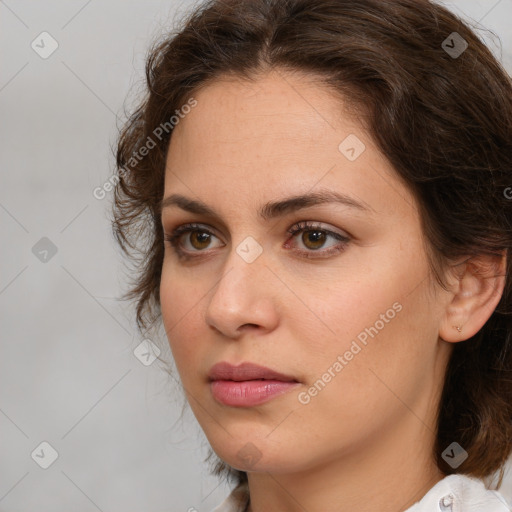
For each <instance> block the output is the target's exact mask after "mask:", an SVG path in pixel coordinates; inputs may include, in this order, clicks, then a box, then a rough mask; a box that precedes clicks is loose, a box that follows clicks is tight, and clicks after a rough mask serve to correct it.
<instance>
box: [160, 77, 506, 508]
mask: <svg viewBox="0 0 512 512" xmlns="http://www.w3.org/2000/svg"><path fill="white" fill-rule="evenodd" d="M194 97H195V98H196V99H197V102H198V104H197V106H196V107H195V108H193V109H192V111H191V112H190V113H189V114H188V115H187V116H186V117H185V118H184V119H182V120H181V121H180V123H179V124H178V125H177V126H176V127H175V129H174V132H173V135H172V138H171V142H170V147H169V152H168V158H167V168H166V176H165V191H164V197H167V196H169V195H170V194H173V193H177V194H182V195H184V196H187V197H189V198H191V199H195V200H200V201H202V202H204V203H206V204H207V205H208V206H209V207H210V208H212V209H214V210H215V211H216V212H218V215H219V217H220V218H219V219H217V218H211V217H209V216H207V215H204V214H195V213H189V212H187V211H184V210H183V209H181V208H180V207H178V206H169V207H167V208H165V209H164V210H163V213H162V227H163V230H164V232H165V233H166V234H170V233H172V231H173V229H175V228H176V227H178V226H180V225H184V224H187V223H190V222H194V223H199V224H201V228H200V230H199V234H201V233H202V231H201V229H203V230H204V229H208V230H210V231H211V232H212V233H213V236H211V237H210V239H207V241H206V242H204V240H203V242H201V239H199V240H200V242H198V241H197V239H196V238H194V236H193V233H192V236H191V233H188V234H185V235H183V236H182V238H181V244H182V248H183V249H184V250H188V252H189V253H190V254H191V255H192V256H195V259H191V260H183V259H180V258H179V257H178V255H177V253H176V250H175V249H174V248H173V246H172V245H171V244H170V243H169V242H165V244H166V246H165V247H166V248H165V257H164V263H163V268H162V278H161V289H160V299H161V307H162V315H163V321H164V326H165V329H166V332H167V336H168V339H169V343H170V347H171V350H172V353H173V357H174V359H175V361H176V365H177V368H178V371H179V374H180V377H181V380H182V383H183V386H184V389H185V393H186V396H187V399H188V401H189V403H190V406H191V408H192V410H193V412H194V414H195V416H196V418H197V420H198V422H199V424H200V425H201V427H202V429H203V430H204V432H205V434H206V436H207V438H208V440H209V442H210V444H211V446H212V448H213V449H214V450H215V452H216V453H217V454H218V455H219V457H220V458H222V459H223V460H225V461H226V462H227V463H228V464H230V465H231V466H233V467H234V468H237V469H239V470H243V471H247V472H248V477H249V489H250V495H251V508H250V510H251V511H252V512H263V511H265V512H268V511H281V512H285V511H286V512H292V511H299V510H300V511H304V510H307V511H309V512H314V511H322V512H326V511H327V512H329V511H336V512H344V511H349V510H350V511H353V510H358V511H360V512H366V511H375V510H379V511H380V512H387V511H393V512H398V511H403V510H406V509H407V508H408V507H410V506H411V505H412V504H413V503H414V502H416V501H418V500H419V499H421V497H423V495H424V494H425V493H426V492H427V491H428V490H429V489H430V488H431V487H432V486H433V485H434V484H435V483H436V482H438V481H439V480H440V479H441V478H443V476H444V475H443V474H442V473H441V472H440V471H439V470H438V468H437V466H436V464H435V462H434V459H433V456H432V446H433V443H434V439H435V417H436V408H437V404H438V402H439V398H440V392H441V390H442V385H443V381H444V372H445V368H446V364H447V362H448V359H449V356H450V353H451V350H452V348H453V343H455V342H458V341H461V340H464V339H467V338H469V337H470V336H472V335H473V334H474V333H476V332H477V331H478V330H479V329H480V328H481V327H482V325H483V324H484V323H485V321H486V320H487V319H488V318H489V316H490V314H491V313H492V311H493V310H494V308H495V307H496V305H497V303H498V301H499V298H500V296H501V293H502V291H503V284H504V280H503V279H502V278H487V279H484V278H483V277H482V276H481V275H475V273H474V272H473V271H472V269H473V268H477V264H478V262H476V263H475V264H474V265H473V266H472V265H471V264H470V263H461V264H459V266H458V267H457V271H458V272H457V274H455V273H453V274H452V273H450V274H449V276H448V277H449V286H450V288H449V291H444V290H441V289H437V290H436V289H435V284H433V283H434V278H433V277H432V276H431V274H430V273H429V267H428V263H427V256H426V252H425V245H424V241H423V238H422V230H421V226H420V217H419V213H418V210H417V206H416V202H415V200H414V198H413V196H412V195H411V193H410V192H409V191H408V189H407V188H406V187H405V186H404V184H403V183H402V182H401V181H400V180H399V179H398V177H397V175H396V173H395V171H394V170H393V168H392V166H391V165H390V163H389V162H388V161H387V160H386V158H385V157H384V156H383V155H382V154H381V153H380V152H379V151H378V149H377V148H376V146H375V144H374V143H373V141H372V140H371V138H370V136H369V135H368V134H367V132H366V131H365V130H364V128H363V126H362V125H361V123H360V122H359V120H358V118H357V116H356V115H355V113H354V111H353V110H352V111H351V113H349V111H348V109H347V108H345V107H346V106H347V105H346V104H345V103H343V102H342V101H340V98H339V97H335V96H334V95H333V94H332V92H330V91H329V90H327V89H325V88H324V87H323V86H321V85H320V84H319V83H318V82H314V81H313V80H309V79H308V77H306V76H301V75H298V74H291V73H290V72H285V71H277V70H274V71H271V72H267V73H264V74H262V75H261V76H259V78H258V79H257V80H256V81H255V82H248V81H242V80H241V79H236V78H233V77H224V78H223V79H222V80H217V81H216V82H214V83H212V84H210V85H208V86H207V87H205V88H203V89H201V90H200V91H199V92H198V93H197V94H194ZM349 134H355V135H356V136H357V137H358V138H359V139H360V140H361V141H362V142H363V143H364V144H365V146H366V149H365V150H364V152H363V153H362V154H361V155H360V156H359V157H358V158H357V159H356V160H354V161H350V160H349V159H347V158H346V157H345V155H344V154H342V152H340V150H339V149H338V146H339V144H340V142H341V141H343V140H344V139H345V138H346V137H347V135H349ZM320 189H328V190H334V191H337V192H339V193H345V194H347V195H349V196H350V197H352V198H354V199H356V200H358V201H361V202H364V203H365V204H366V205H368V207H369V210H368V211H362V210H358V209H354V208H350V207H348V206H345V205H341V204H336V203H328V204H323V205H316V206H312V207H308V208H306V209H302V210H299V211H295V212H289V213H287V214H284V215H282V216H280V217H277V218H274V219H271V220H263V219H261V218H259V217H258V215H257V212H258V210H259V208H260V207H261V206H262V205H264V204H265V203H266V202H269V201H276V200H280V199H283V198H285V197H289V196H292V195H296V194H303V193H311V192H316V191H319V190H320ZM298 221H310V222H311V223H313V224H317V225H318V224H319V225H320V226H321V229H324V230H330V231H333V232H335V233H339V234H342V235H345V236H349V238H350V241H349V242H348V243H347V244H346V245H345V246H344V247H343V250H342V251H340V252H337V253H334V254H331V255H328V256H327V257H322V251H323V254H325V252H326V251H328V250H329V249H330V248H332V247H340V245H339V242H338V241H337V240H336V239H334V238H332V237H330V236H327V238H326V239H325V242H324V245H321V244H320V245H317V246H315V245H314V244H313V242H311V241H309V245H305V244H307V243H308V239H307V234H308V233H311V231H309V232H308V231H306V232H305V234H306V237H305V238H306V240H304V238H303V237H302V235H303V234H304V231H303V232H299V233H298V234H296V235H294V236H293V237H292V235H290V234H289V233H287V230H288V229H289V228H290V227H291V226H293V225H294V224H296V223H297V222H298ZM313 231H315V230H313ZM197 234H198V233H197V232H196V235H197ZM203 236H204V235H203ZM248 236H251V237H253V238H254V239H255V240H257V242H258V243H259V244H260V246H261V248H262V251H263V252H262V253H261V255H260V256H259V257H258V258H256V259H255V260H254V261H253V262H252V263H248V262H246V261H245V260H244V259H243V258H242V257H241V256H240V255H239V254H238V253H237V252H236V249H237V247H238V246H239V245H240V244H241V242H242V241H244V239H246V237H248ZM208 240H209V241H208ZM309 240H311V239H309ZM201 244H202V245H201ZM312 247H313V248H312ZM315 247H319V248H316V249H315ZM194 251H195V252H194ZM301 251H302V252H301ZM305 254H308V255H309V256H310V257H309V258H308V257H306V256H305ZM458 263H460V262H458ZM394 303H399V304H400V305H401V310H400V311H399V312H397V313H396V315H395V316H394V318H393V319H391V320H389V321H388V322H386V323H385V326H384V327H383V328H382V329H380V330H379V331H378V334H377V335H375V336H374V337H373V338H371V337H369V338H368V342H367V345H366V346H364V345H361V344H359V345H361V346H362V350H361V351H360V352H358V353H357V355H355V356H354V357H353V359H352V360H350V361H348V362H347V364H346V365H345V366H344V367H343V369H342V370H341V371H340V372H338V373H336V376H335V377H334V378H332V379H331V380H330V382H328V383H327V384H326V385H325V387H324V388H323V389H322V390H321V391H320V392H318V393H317V395H316V396H313V397H311V400H310V402H309V403H308V404H303V403H301V402H300V401H299V400H298V394H299V392H301V391H302V392H307V391H308V389H309V388H310V387H311V386H313V384H314V383H315V382H316V381H318V379H319V378H321V377H322V375H323V374H325V372H326V371H327V369H328V368H330V367H332V366H333V363H334V362H335V361H336V360H337V357H338V356H339V355H343V354H344V353H345V352H346V351H347V350H349V349H350V346H351V343H352V341H353V340H355V339H356V338H357V336H358V334H360V333H361V332H362V331H364V330H365V328H369V327H370V326H374V325H375V323H376V321H377V320H379V318H381V316H380V315H381V314H385V313H386V311H387V310H389V309H390V308H392V305H393V304H394ZM455 325H460V326H463V329H462V332H461V333H459V332H458V331H457V330H456V329H454V327H453V326H455ZM220 361H228V362H230V363H232V364H235V365H236V364H239V363H241V362H243V361H250V362H254V363H256V364H260V365H263V366H267V367H270V368H272V369H274V370H277V371H279V372H281V373H284V374H287V375H291V376H293V377H294V378H295V379H296V380H297V381H299V382H300V385H299V387H298V388H297V389H295V390H293V391H290V392H288V393H285V394H283V395H280V396H278V397H276V398H274V399H272V400H271V401H269V402H266V403H265V404H262V405H259V406H255V407H250V408H244V407H228V406H225V405H222V404H220V403H218V402H217V401H215V400H214V398H213V397H212V394H211V392H210V387H209V380H208V377H207V375H208V372H209V370H210V368H211V367H212V366H213V365H214V364H215V363H218V362H220ZM454 440H455V439H454ZM248 442H251V443H252V445H251V446H252V447H251V449H252V450H253V451H254V453H255V454H257V455H255V458H254V459H253V460H249V459H248V458H244V457H241V456H240V455H239V452H240V450H241V449H243V448H244V447H245V446H246V445H247V443H248ZM254 447H255V448H256V450H255V449H254ZM245 450H247V447H246V448H245ZM241 453H244V452H243V451H242V452H241ZM255 459H257V460H256V462H254V460H255ZM369 491H370V492H369Z"/></svg>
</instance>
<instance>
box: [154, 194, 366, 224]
mask: <svg viewBox="0 0 512 512" xmlns="http://www.w3.org/2000/svg"><path fill="white" fill-rule="evenodd" d="M327 203H338V204H342V205H344V206H349V207H350V208H354V209H357V210H360V211H363V212H367V213H369V212H370V211H373V212H375V210H374V209H373V208H372V207H371V206H370V205H368V204H367V203H365V202H364V201H358V200H356V199H354V198H352V197H350V196H348V195H346V194H341V193H338V192H333V191H332V190H327V189H325V190H320V191H318V192H312V193H309V194H303V195H296V196H291V197H287V198H285V199H282V200H280V201H271V202H268V203H266V204H264V205H263V206H262V207H261V208H260V210H259V211H258V214H259V216H260V217H261V218H262V219H263V220H270V219H273V218H276V217H279V216H282V215H286V214H288V213H291V212H295V211H297V210H301V209H303V208H309V207H311V206H317V205H320V204H327ZM170 206H178V207H179V208H181V209H182V210H185V211H187V212H190V213H195V214H198V215H207V216H209V217H214V218H219V219H220V215H219V214H218V213H217V212H216V211H215V210H213V209H212V208H210V207H209V206H208V205H206V204H205V203H203V202H201V201H197V200H195V199H190V198H188V197H185V196H182V195H180V194H172V195H170V196H168V197H166V198H164V199H163V200H162V201H161V202H160V204H159V209H160V210H159V211H160V212H162V211H163V210H164V209H165V208H169V207H170Z"/></svg>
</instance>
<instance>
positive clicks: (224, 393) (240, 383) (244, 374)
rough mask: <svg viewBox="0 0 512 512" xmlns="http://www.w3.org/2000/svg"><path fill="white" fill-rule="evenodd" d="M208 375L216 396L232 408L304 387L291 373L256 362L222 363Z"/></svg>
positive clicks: (262, 402)
mask: <svg viewBox="0 0 512 512" xmlns="http://www.w3.org/2000/svg"><path fill="white" fill-rule="evenodd" d="M208 377H209V379H210V391H211V394H212V396H213V398H214V399H215V400H216V401H217V402H219V403H221V404H222V405H225V406H229V407H254V406H258V405H262V404H264V403H265V402H268V401H270V400H272V399H274V398H276V397H278V396H279V395H283V394H285V393H287V392H289V391H291V390H292V389H294V388H296V387H297V386H300V383H299V382H298V381H297V380H295V379H294V378H293V377H291V376H289V375H285V374H283V373H279V372H276V371H275V370H271V369H270V368H266V367H265V366H259V365H256V364H253V363H242V364H241V365H238V366H233V365H232V364H229V363H225V362H224V363H218V364H216V365H215V366H213V367H212V369H211V370H210V373H209V375H208Z"/></svg>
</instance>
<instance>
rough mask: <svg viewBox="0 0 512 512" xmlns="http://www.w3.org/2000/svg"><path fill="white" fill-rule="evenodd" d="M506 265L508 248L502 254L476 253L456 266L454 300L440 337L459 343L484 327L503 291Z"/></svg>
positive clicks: (444, 318)
mask: <svg viewBox="0 0 512 512" xmlns="http://www.w3.org/2000/svg"><path fill="white" fill-rule="evenodd" d="M506 264H507V251H506V250H504V252H503V253H502V255H501V256H499V257H497V256H489V255H479V256H474V257H471V258H468V259H465V260H464V262H463V263H461V264H459V265H456V268H455V267H454V271H453V275H454V276H456V277H455V279H454V282H453V283H452V286H453V287H452V294H451V296H452V300H451V302H450V303H449V304H447V306H446V309H445V312H444V315H443V317H442V318H441V323H440V325H439V336H440V337H441V338H442V339H443V340H445V341H448V342H455V343H456V342H458V341H464V340H467V339H468V338H471V336H474V335H475V334H476V333H477V332H478V331H479V330H480V329H481V328H482V327H483V326H484V324H485V322H487V320H488V319H489V318H490V316H491V315H492V313H493V312H494V310H495V309H496V306H497V305H498V303H499V301H500V299H501V296H502V294H503V289H504V287H505V280H506ZM457 326H458V327H460V332H459V331H458V330H457V328H456V327H457Z"/></svg>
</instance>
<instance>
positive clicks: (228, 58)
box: [113, 0, 512, 487]
mask: <svg viewBox="0 0 512 512" xmlns="http://www.w3.org/2000/svg"><path fill="white" fill-rule="evenodd" d="M453 32H457V34H458V35H454V34H453ZM454 37H455V39H454ZM450 38H451V39H450ZM460 38H463V39H460ZM463 40H465V41H466V43H467V48H466V49H465V51H463V52H462V53H461V54H460V55H454V54H453V52H452V53H451V54H450V52H449V51H447V50H448V49H449V48H452V49H453V48H454V47H455V49H457V48H459V49H463V48H464V46H461V44H462V43H463ZM444 41H448V44H447V43H446V42H444ZM456 44H457V45H458V46H456ZM271 68H278V69H288V70H294V71H299V72H307V73H309V74H311V76H314V77H318V78H319V81H320V83H322V84H325V85H326V86H327V87H329V88H331V89H332V90H333V91H338V92H339V93H341V94H343V95H344V96H345V97H347V98H348V99H349V100H351V102H352V103H353V104H354V105H356V106H358V107H359V109H360V112H361V120H362V121H364V123H365V126H366V128H367V130H368V131H369V133H370V135H371V136H372V137H373V139H374V141H375V142H376V144H377V146H378V147H379V149H380V150H381V151H382V152H383V154H384V155H385V156H386V157H387V158H388V160H389V161H390V162H391V164H392V165H393V167H394V169H395V170H396V173H397V176H398V177H400V178H402V179H403V180H404V182H405V183H406V184H407V185H408V187H409V188H410V190H411V191H412V192H413V193H414V197H415V198H416V200H417V202H418V205H419V208H420V212H421V220H422V227H423V231H424V235H425V239H426V240H428V242H429V243H428V252H429V262H430V265H431V269H432V270H433V273H434V275H435V276H436V279H437V281H438V282H439V284H440V285H442V286H444V284H443V278H442V276H443V269H444V268H445V267H446V266H447V264H448V262H449V261H450V260H456V259H458V258H460V257H461V256H466V255H470V256H471V255H474V256H477V255H482V254H483V255H497V256H499V255H500V252H501V251H503V250H507V259H506V268H507V279H506V283H505V289H504V292H503V295H502V298H501V300H500V303H499V304H498V307H497V308H496V310H495V311H494V312H493V313H492V315H491V317H490V319H489V320H488V321H487V322H486V324H485V325H484V326H483V328H482V329H481V330H480V331H479V332H478V333H477V334H475V335H474V336H473V337H471V338H470V339H468V340H466V341H463V342H459V343H456V344H455V347H454V350H453V353H452V356H451V359H450V362H449V365H448V368H447V373H446V380H445V384H444V389H443V394H442V398H441V402H440V405H439V415H438V431H437V440H436V444H435V447H434V453H433V456H434V457H435V460H436V462H437V464H438V466H439V468H440V469H441V471H443V472H444V473H445V474H450V473H454V472H456V471H455V469H454V468H452V467H451V466H449V465H448V464H447V463H446V462H445V461H444V459H443V458H442V452H443V451H444V450H445V449H446V448H447V447H448V446H449V445H450V444H451V443H452V442H453V441H457V442H458V443H459V444H460V445H461V446H462V447H463V448H464V449H465V450H466V451H467V453H468V458H467V459H466V460H465V461H464V462H463V463H462V465H461V466H460V467H459V468H457V472H459V473H465V474H467V475H471V476H474V477H480V478H484V477H487V476H490V475H492V474H494V473H495V472H496V471H498V470H500V475H499V482H498V487H499V486H500V485H501V481H502V478H503V473H504V465H505V463H506V460H507V458H508V456H509V454H510V452H511V450H512V378H511V371H512V351H511V347H512V340H511V334H512V323H511V319H510V313H511V297H512V287H511V282H510V279H509V277H508V273H509V268H510V252H511V251H510V250H508V249H511V248H512V231H511V225H512V201H510V200H509V199H508V197H509V196H508V193H507V192H506V191H507V189H508V187H509V186H511V185H512V84H511V79H510V77H509V76H508V74H507V73H506V71H505V70H504V69H503V68H502V67H501V65H500V64H499V63H498V62H497V60H496V59H495V58H494V57H493V55H492V53H491V52H490V51H489V49H488V48H487V47H486V46H485V45H484V44H483V43H482V41H480V39H479V38H478V37H477V35H476V34H475V33H474V32H473V31H472V30H471V29H470V28H469V27H468V26H467V25H466V24H464V23H463V22H462V21H461V20H460V19H458V18H457V17H456V16H455V15H454V14H452V13H451V12H450V11H448V10H447V9H445V8H444V7H441V6H439V5H437V4H435V3H432V2H429V1H427V0H316V1H310V0H246V1H244V0H243V1H240V0H210V1H208V2H206V3H203V4H202V5H201V6H200V7H199V8H197V9H196V10H195V11H194V12H193V13H192V14H191V15H190V16H189V17H188V18H187V19H186V20H185V22H184V23H183V26H182V27H181V28H180V29H179V30H177V31H176V32H175V33H173V34H171V35H169V36H168V37H167V38H166V39H165V40H164V41H163V42H161V43H160V44H158V45H156V46H155V47H154V48H153V49H152V50H151V53H150V55H149V58H148V61H147V66H146V78H147V85H148V93H147V95H146V97H145V99H144V100H143V101H142V103H141V104H140V106H139V108H138V109H137V110H136V111H135V112H134V113H133V115H132V116H131V117H130V119H129V120H128V122H127V123H126V125H125V126H124V128H123V130H122V133H121V135H120V139H119V143H118V148H117V166H118V169H119V172H120V173H121V172H122V178H121V179H120V181H119V184H118V186H117V187H116V189H115V192H114V194H115V195H114V208H113V213H114V219H113V230H114V234H115V236H116V239H117V241H118V242H119V244H120V245H121V247H122V248H123V250H124V251H125V252H126V253H127V254H128V255H129V256H131V258H133V259H135V261H136V262H137V267H136V269H135V270H136V273H135V278H134V280H133V282H132V283H131V288H130V290H129V292H128V293H127V294H126V295H125V298H127V299H136V303H137V313H136V314H137V324H138V326H139V329H140V330H141V332H142V331H144V330H145V329H147V328H148V326H150V325H152V324H154V323H155V322H156V321H157V320H158V319H159V318H160V316H161V311H160V303H159V286H160V276H161V267H162V260H163V247H164V246H163V233H162V228H161V224H160V211H159V203H160V201H161V199H162V195H163V191H164V174H165V159H166V152H167V148H168V146H169V140H170V137H171V135H172V127H170V126H169V123H168V121H169V119H170V118H171V116H173V115H175V114H176V113H177V112H176V111H178V112H179V111H180V109H181V108H182V106H183V105H184V104H186V100H187V99H190V98H191V96H192V95H193V94H194V93H195V92H197V91H198V90H199V89H200V88H203V87H205V86H207V85H208V83H210V82H211V81H213V80H215V79H216V78H218V77H221V76H223V75H226V74H233V75H235V76H238V77H241V78H245V79H247V80H251V79H255V78H257V76H258V73H261V72H265V71H267V70H269V69H271ZM180 117H181V116H180ZM176 119H177V118H176ZM166 122H167V125H165V123H166ZM159 126H160V127H162V126H166V128H168V129H165V130H162V129H160V131H156V133H157V134H158V137H157V136H156V135H155V128H157V127H159ZM164 132H165V133H164ZM150 139H151V141H152V142H153V143H154V144H153V145H155V147H153V148H152V149H150V150H149V151H144V152H143V151H141V149H142V148H143V147H144V146H145V145H146V146H149V141H150ZM142 153H144V156H143V157H140V154H142ZM134 155H137V158H134ZM511 190H512V189H511ZM211 455H212V453H211V454H210V456H211ZM215 472H216V474H221V473H224V474H226V475H228V476H235V477H236V478H237V480H238V482H242V481H246V478H247V475H246V473H244V472H241V471H234V470H233V469H232V468H229V467H228V466H227V465H226V464H224V463H222V462H220V463H219V464H218V465H217V467H216V469H215Z"/></svg>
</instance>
